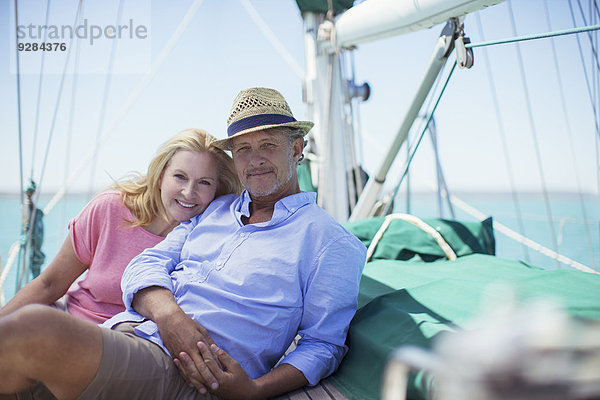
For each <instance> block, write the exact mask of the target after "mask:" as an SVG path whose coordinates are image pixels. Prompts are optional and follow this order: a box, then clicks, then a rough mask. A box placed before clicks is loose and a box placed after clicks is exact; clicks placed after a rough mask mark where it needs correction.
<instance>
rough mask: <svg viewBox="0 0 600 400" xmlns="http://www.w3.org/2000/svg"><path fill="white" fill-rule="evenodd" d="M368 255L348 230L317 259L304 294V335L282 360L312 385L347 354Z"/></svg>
mask: <svg viewBox="0 0 600 400" xmlns="http://www.w3.org/2000/svg"><path fill="white" fill-rule="evenodd" d="M365 257H366V248H365V246H364V245H363V244H362V243H360V242H359V241H358V240H357V239H356V238H355V237H353V236H350V234H348V235H347V236H343V237H342V238H340V239H338V240H335V241H334V242H332V243H331V244H329V245H328V246H327V248H326V249H325V250H324V251H323V252H322V254H321V255H320V256H319V259H318V260H317V261H316V262H317V266H316V268H315V269H314V273H313V274H312V276H310V278H309V281H308V284H307V288H306V293H305V295H304V313H303V316H302V320H301V322H300V327H299V331H298V334H299V335H300V336H301V339H300V341H299V342H298V347H297V348H296V349H295V350H294V351H292V352H291V353H289V354H288V355H287V356H286V357H285V358H284V359H283V360H282V363H287V364H290V365H293V366H294V367H295V368H297V369H298V370H300V371H301V372H302V373H303V374H304V376H305V377H306V379H307V380H308V382H309V383H310V384H311V385H316V384H317V383H318V382H319V381H320V380H321V379H323V378H325V377H327V376H328V375H330V374H331V373H333V372H334V371H335V369H336V368H337V367H338V366H339V364H340V362H341V360H342V359H343V357H344V356H345V355H346V352H347V347H346V345H345V341H346V334H347V332H348V326H349V324H350V321H351V320H352V318H353V317H354V314H355V312H356V307H357V296H358V285H359V282H360V277H361V275H362V270H363V267H364V263H365Z"/></svg>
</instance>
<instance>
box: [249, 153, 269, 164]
mask: <svg viewBox="0 0 600 400" xmlns="http://www.w3.org/2000/svg"><path fill="white" fill-rule="evenodd" d="M248 161H249V164H250V165H252V166H258V165H261V164H263V163H264V162H265V158H264V157H263V155H262V153H261V151H260V150H252V151H251V152H250V154H248Z"/></svg>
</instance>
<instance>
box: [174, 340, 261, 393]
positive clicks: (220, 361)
mask: <svg viewBox="0 0 600 400" xmlns="http://www.w3.org/2000/svg"><path fill="white" fill-rule="evenodd" d="M197 349H198V350H199V352H200V354H201V356H202V360H203V364H204V365H203V367H201V368H197V364H196V363H195V362H192V360H191V359H190V358H189V357H188V356H187V354H183V357H181V361H183V362H182V363H181V362H179V364H178V366H179V367H180V370H181V371H184V372H183V373H184V374H186V375H190V374H193V373H194V372H195V371H196V370H198V371H199V372H200V374H201V375H202V379H203V380H205V381H207V382H208V381H211V380H212V379H215V383H216V385H215V384H211V386H210V392H211V393H214V394H217V395H219V396H221V397H224V398H227V399H254V398H259V397H260V396H258V393H257V386H256V382H255V381H254V380H252V379H251V378H250V377H249V376H248V374H247V373H246V371H244V368H242V366H241V365H240V364H239V363H238V362H237V361H236V360H234V359H233V358H232V357H231V356H230V355H229V354H227V353H226V352H225V350H223V349H220V348H218V347H217V345H216V344H211V345H210V346H209V345H206V344H205V343H204V342H198V343H197ZM217 382H218V383H217Z"/></svg>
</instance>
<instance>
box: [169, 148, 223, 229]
mask: <svg viewBox="0 0 600 400" xmlns="http://www.w3.org/2000/svg"><path fill="white" fill-rule="evenodd" d="M218 175H219V171H218V167H217V160H216V159H215V157H214V156H213V155H212V154H210V153H208V152H196V151H189V150H179V151H177V152H176V153H175V154H174V155H173V157H172V158H171V160H170V161H169V163H168V164H167V166H166V167H165V170H164V171H163V175H162V178H161V182H160V197H161V200H162V203H163V206H164V207H165V210H166V212H167V216H168V218H169V222H170V223H179V222H183V221H187V220H189V219H190V218H192V217H194V216H196V215H198V214H200V213H202V212H203V211H204V210H205V209H206V207H208V205H209V204H210V202H211V201H213V199H214V198H215V192H216V191H217V184H218Z"/></svg>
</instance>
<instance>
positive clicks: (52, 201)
mask: <svg viewBox="0 0 600 400" xmlns="http://www.w3.org/2000/svg"><path fill="white" fill-rule="evenodd" d="M203 1H204V0H194V2H193V3H192V5H191V6H190V8H189V9H188V11H187V13H186V14H185V15H184V17H183V18H182V20H181V22H180V23H179V25H178V26H177V28H176V29H175V32H173V35H172V36H171V38H170V39H169V41H168V42H167V44H166V45H165V47H163V49H162V50H161V52H160V54H159V55H158V57H157V58H156V60H155V61H154V63H153V64H152V66H151V67H150V69H149V70H148V72H146V75H144V77H143V78H142V80H141V81H140V83H139V84H138V85H137V86H136V88H135V89H134V91H133V92H132V93H131V95H130V96H129V98H128V99H127V102H126V103H125V105H123V107H121V109H120V110H119V113H118V115H117V116H116V118H115V119H114V120H113V122H112V123H111V125H110V126H109V127H108V128H106V129H104V132H102V136H101V137H100V139H99V140H97V141H96V143H95V144H94V147H93V148H92V149H91V150H90V152H89V153H88V154H87V155H86V157H85V158H84V159H83V161H82V162H81V163H80V164H79V166H78V167H77V169H76V170H75V171H74V172H73V173H72V174H71V175H70V177H69V180H68V181H67V182H66V183H64V184H63V186H62V187H61V188H60V189H59V190H58V192H56V193H55V194H54V196H53V197H52V199H50V201H49V202H48V204H47V205H46V207H45V208H44V214H48V213H49V212H50V211H52V209H53V208H54V206H55V205H56V203H57V202H58V201H60V199H61V198H62V197H63V196H64V195H65V193H66V191H67V189H68V188H69V187H70V186H71V185H72V184H73V182H74V181H75V180H76V179H77V178H78V177H79V176H80V175H81V173H82V172H83V170H84V168H85V167H86V166H87V165H88V163H89V162H90V160H91V159H92V157H93V156H94V154H96V153H97V152H98V150H99V149H100V146H101V145H102V144H103V143H104V142H105V141H106V139H108V137H109V136H110V134H112V133H113V132H114V131H115V130H116V128H117V126H118V125H119V123H120V122H121V120H123V118H125V115H127V113H128V112H129V109H130V108H131V107H132V106H133V104H134V103H135V101H136V100H137V99H138V97H139V96H140V95H141V93H142V91H143V90H144V89H145V88H146V86H148V84H150V82H151V81H152V78H154V75H156V72H158V69H159V68H160V66H161V65H162V64H163V63H164V61H165V60H166V59H167V56H168V55H169V53H170V52H171V50H173V48H174V47H175V44H177V41H178V40H179V38H180V37H181V35H182V34H183V31H184V30H185V29H186V28H187V26H188V25H189V24H190V22H191V21H192V18H193V17H194V15H195V14H196V11H197V10H198V7H200V5H201V4H202V2H203Z"/></svg>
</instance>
